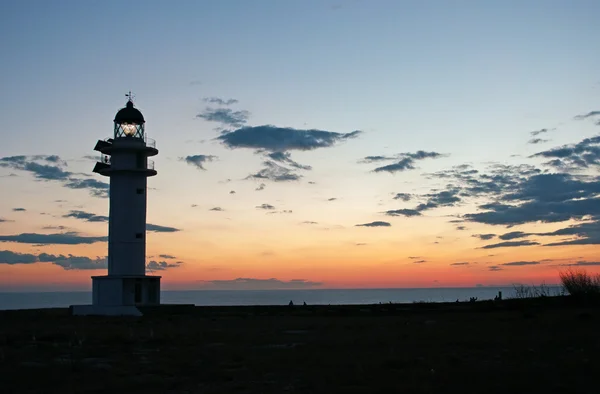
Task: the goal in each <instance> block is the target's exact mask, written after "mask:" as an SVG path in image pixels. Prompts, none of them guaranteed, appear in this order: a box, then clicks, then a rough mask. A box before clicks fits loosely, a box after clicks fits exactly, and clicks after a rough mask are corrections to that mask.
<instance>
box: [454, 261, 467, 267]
mask: <svg viewBox="0 0 600 394" xmlns="http://www.w3.org/2000/svg"><path fill="white" fill-rule="evenodd" d="M470 264H471V263H468V262H466V261H464V262H460V263H451V264H450V265H452V266H465V265H470Z"/></svg>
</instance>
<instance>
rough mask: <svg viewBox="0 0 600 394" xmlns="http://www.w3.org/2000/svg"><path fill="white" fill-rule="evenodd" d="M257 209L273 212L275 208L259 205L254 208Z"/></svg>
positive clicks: (268, 205) (269, 205)
mask: <svg viewBox="0 0 600 394" xmlns="http://www.w3.org/2000/svg"><path fill="white" fill-rule="evenodd" d="M256 208H257V209H265V210H273V209H275V207H274V206H273V205H271V204H261V205H258V206H257V207H256Z"/></svg>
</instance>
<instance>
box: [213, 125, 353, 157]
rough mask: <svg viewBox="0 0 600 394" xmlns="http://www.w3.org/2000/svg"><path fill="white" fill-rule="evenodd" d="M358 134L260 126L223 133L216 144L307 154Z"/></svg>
mask: <svg viewBox="0 0 600 394" xmlns="http://www.w3.org/2000/svg"><path fill="white" fill-rule="evenodd" d="M360 133H361V131H358V130H357V131H353V132H350V133H345V134H344V133H336V132H332V131H325V130H316V129H310V130H305V129H295V128H291V127H277V126H272V125H263V126H255V127H243V128H240V129H238V130H234V131H231V132H229V133H225V134H223V135H221V136H219V137H217V140H219V141H221V142H222V143H223V144H224V145H225V146H227V147H229V148H232V149H233V148H250V149H259V150H266V151H269V152H285V151H289V150H299V151H308V150H313V149H317V148H328V147H331V146H334V145H335V144H336V143H339V142H342V141H345V140H348V139H351V138H355V137H357V136H358V135H359V134H360Z"/></svg>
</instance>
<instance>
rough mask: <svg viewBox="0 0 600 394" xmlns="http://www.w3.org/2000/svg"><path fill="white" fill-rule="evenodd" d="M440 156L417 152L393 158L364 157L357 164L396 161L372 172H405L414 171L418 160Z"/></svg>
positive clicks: (438, 155) (439, 154) (440, 155)
mask: <svg viewBox="0 0 600 394" xmlns="http://www.w3.org/2000/svg"><path fill="white" fill-rule="evenodd" d="M442 156H443V155H442V154H441V153H437V152H426V151H423V150H419V151H417V152H414V153H410V152H406V153H400V154H398V155H396V156H394V157H390V156H367V157H364V158H363V159H362V160H360V161H359V162H362V163H373V162H378V161H385V160H398V161H397V162H396V163H393V164H388V165H385V166H382V167H377V168H375V169H374V170H373V171H374V172H389V173H394V172H400V171H406V170H414V169H415V168H416V162H417V161H419V160H424V159H435V158H438V157H442Z"/></svg>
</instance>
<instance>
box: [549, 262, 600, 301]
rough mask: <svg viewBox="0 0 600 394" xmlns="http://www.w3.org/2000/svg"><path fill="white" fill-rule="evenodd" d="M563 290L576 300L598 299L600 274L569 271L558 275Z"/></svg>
mask: <svg viewBox="0 0 600 394" xmlns="http://www.w3.org/2000/svg"><path fill="white" fill-rule="evenodd" d="M559 276H560V281H561V283H562V285H563V287H564V288H565V290H566V291H567V292H568V293H569V294H570V295H571V296H573V297H576V298H586V299H589V298H600V274H595V275H593V274H589V273H587V272H586V271H585V270H573V269H569V270H567V271H563V272H561V273H560V274H559Z"/></svg>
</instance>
